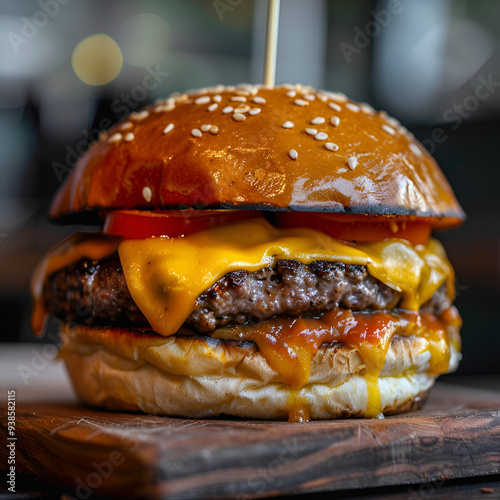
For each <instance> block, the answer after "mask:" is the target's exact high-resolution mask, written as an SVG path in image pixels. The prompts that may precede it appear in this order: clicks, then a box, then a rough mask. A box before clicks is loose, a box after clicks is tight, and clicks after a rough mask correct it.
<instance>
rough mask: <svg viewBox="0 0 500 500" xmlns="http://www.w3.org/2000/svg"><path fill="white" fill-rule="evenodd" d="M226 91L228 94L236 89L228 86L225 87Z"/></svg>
mask: <svg viewBox="0 0 500 500" xmlns="http://www.w3.org/2000/svg"><path fill="white" fill-rule="evenodd" d="M226 90H227V91H228V92H234V91H235V90H236V87H235V86H234V85H228V86H227V87H226Z"/></svg>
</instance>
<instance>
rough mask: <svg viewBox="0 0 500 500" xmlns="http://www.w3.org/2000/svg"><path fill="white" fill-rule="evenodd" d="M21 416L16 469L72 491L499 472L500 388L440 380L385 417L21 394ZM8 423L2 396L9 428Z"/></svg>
mask: <svg viewBox="0 0 500 500" xmlns="http://www.w3.org/2000/svg"><path fill="white" fill-rule="evenodd" d="M16 420H17V421H16V436H17V438H18V440H17V441H16V452H17V457H16V458H17V471H18V473H19V474H25V475H28V476H36V477H38V478H39V479H40V480H42V481H44V482H49V483H52V484H55V485H58V486H62V487H63V489H64V491H65V492H66V493H68V494H69V495H71V496H75V497H76V498H88V497H89V496H90V492H98V493H103V494H107V495H113V496H116V497H120V498H138V497H148V498H169V499H170V498H172V499H180V498H182V499H189V498H225V497H236V498H253V497H260V496H272V495H278V494H282V495H284V494H298V493H306V492H313V491H332V490H345V489H351V488H368V487H375V486H387V485H396V484H397V485H401V484H416V483H421V482H426V481H435V480H442V479H448V478H462V477H476V476H483V475H493V474H500V393H498V392H493V391H483V390H477V389H471V388H465V387H457V386H453V385H447V384H445V383H438V384H437V385H436V387H435V388H434V390H433V391H431V395H430V398H429V400H428V402H427V404H426V406H425V408H424V409H423V410H420V411H418V412H414V413H410V414H406V415H404V416H399V417H390V418H386V419H384V420H361V419H352V420H341V421H319V422H310V423H306V424H300V423H296V424H289V423H286V422H268V421H247V420H239V419H228V418H225V419H222V418H220V419H211V420H186V419H178V418H165V417H154V416H148V415H143V414H126V413H111V412H107V411H100V410H95V409H90V408H86V407H82V406H79V405H77V404H75V403H65V402H55V403H52V404H47V403H45V404H44V403H36V402H30V403H20V402H18V404H17V408H16ZM6 422H7V418H6V407H5V406H3V407H1V408H0V427H2V430H3V431H4V432H6ZM0 461H1V463H2V464H5V463H6V448H5V446H2V447H0Z"/></svg>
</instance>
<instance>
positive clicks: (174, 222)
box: [103, 210, 261, 239]
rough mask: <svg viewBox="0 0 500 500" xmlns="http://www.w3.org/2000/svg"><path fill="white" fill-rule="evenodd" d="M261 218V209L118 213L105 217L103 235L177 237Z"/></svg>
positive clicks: (120, 211) (130, 211)
mask: <svg viewBox="0 0 500 500" xmlns="http://www.w3.org/2000/svg"><path fill="white" fill-rule="evenodd" d="M260 215H261V212H259V211H258V210H164V211H160V210H157V211H151V212H146V211H141V210H116V211H112V212H108V213H107V214H106V215H105V221H104V227H103V232H105V233H107V234H114V235H117V236H123V237H125V238H130V239H142V238H150V237H151V236H169V237H171V238H178V237H181V236H187V235H189V234H192V233H195V232H197V231H202V230H203V229H208V228H211V227H216V226H221V225H224V224H230V223H232V222H237V221H240V220H244V219H250V218H252V217H258V216H260Z"/></svg>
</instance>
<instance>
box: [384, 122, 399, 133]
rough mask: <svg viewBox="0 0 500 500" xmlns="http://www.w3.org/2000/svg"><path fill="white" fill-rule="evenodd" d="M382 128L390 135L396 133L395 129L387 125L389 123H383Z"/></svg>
mask: <svg viewBox="0 0 500 500" xmlns="http://www.w3.org/2000/svg"><path fill="white" fill-rule="evenodd" d="M382 128H383V129H384V130H385V131H386V132H387V133H388V134H391V135H396V131H395V130H394V129H393V128H391V127H389V125H386V124H385V123H383V124H382Z"/></svg>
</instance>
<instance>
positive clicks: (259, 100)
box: [252, 95, 267, 104]
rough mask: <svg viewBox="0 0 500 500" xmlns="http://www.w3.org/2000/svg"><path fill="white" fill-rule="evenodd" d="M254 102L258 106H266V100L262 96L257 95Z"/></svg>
mask: <svg viewBox="0 0 500 500" xmlns="http://www.w3.org/2000/svg"><path fill="white" fill-rule="evenodd" d="M252 101H253V102H255V103H257V104H266V102H267V101H266V100H265V99H264V98H263V97H261V96H260V95H256V96H255V97H254V98H253V99H252Z"/></svg>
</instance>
